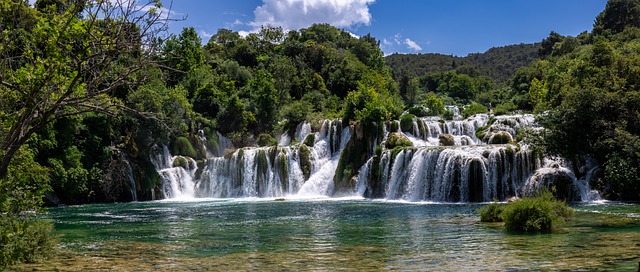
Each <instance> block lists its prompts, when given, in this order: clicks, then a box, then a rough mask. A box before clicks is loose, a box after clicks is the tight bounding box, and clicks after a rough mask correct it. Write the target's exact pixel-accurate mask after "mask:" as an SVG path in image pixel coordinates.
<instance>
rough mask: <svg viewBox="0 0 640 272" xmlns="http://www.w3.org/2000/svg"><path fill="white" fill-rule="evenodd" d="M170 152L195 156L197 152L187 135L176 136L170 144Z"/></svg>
mask: <svg viewBox="0 0 640 272" xmlns="http://www.w3.org/2000/svg"><path fill="white" fill-rule="evenodd" d="M171 154H173V155H181V156H187V157H191V158H195V157H196V156H198V153H197V151H196V149H195V148H193V145H192V144H191V142H190V141H189V139H188V138H187V137H177V138H176V139H175V140H174V141H173V142H172V144H171Z"/></svg>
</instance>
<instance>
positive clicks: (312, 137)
mask: <svg viewBox="0 0 640 272" xmlns="http://www.w3.org/2000/svg"><path fill="white" fill-rule="evenodd" d="M302 143H303V144H305V145H306V146H308V147H313V145H314V144H315V143H316V135H315V134H313V133H311V134H309V135H307V137H304V141H302Z"/></svg>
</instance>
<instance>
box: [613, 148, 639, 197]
mask: <svg viewBox="0 0 640 272" xmlns="http://www.w3.org/2000/svg"><path fill="white" fill-rule="evenodd" d="M604 169H605V171H604V179H605V181H606V182H607V183H608V184H610V188H607V190H606V191H605V192H604V193H605V194H606V196H607V198H613V199H625V200H634V201H638V200H640V168H638V159H637V156H636V157H634V158H632V159H630V158H627V156H625V155H624V154H620V153H612V154H610V155H609V156H608V157H607V161H606V163H605V164H604Z"/></svg>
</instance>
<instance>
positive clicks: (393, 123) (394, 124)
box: [389, 121, 400, 132]
mask: <svg viewBox="0 0 640 272" xmlns="http://www.w3.org/2000/svg"><path fill="white" fill-rule="evenodd" d="M399 129H400V125H398V122H396V121H390V122H389V132H398V130H399Z"/></svg>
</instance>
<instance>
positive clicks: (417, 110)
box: [407, 106, 428, 117]
mask: <svg viewBox="0 0 640 272" xmlns="http://www.w3.org/2000/svg"><path fill="white" fill-rule="evenodd" d="M407 112H409V113H410V114H413V115H415V116H418V117H425V116H427V114H428V113H427V111H426V110H425V108H424V107H423V106H413V107H411V108H409V110H407Z"/></svg>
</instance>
